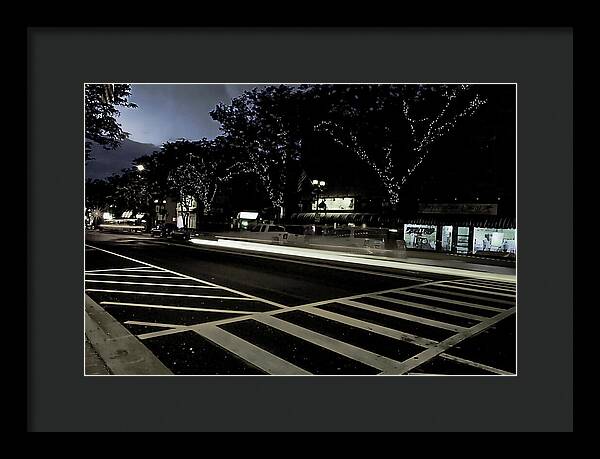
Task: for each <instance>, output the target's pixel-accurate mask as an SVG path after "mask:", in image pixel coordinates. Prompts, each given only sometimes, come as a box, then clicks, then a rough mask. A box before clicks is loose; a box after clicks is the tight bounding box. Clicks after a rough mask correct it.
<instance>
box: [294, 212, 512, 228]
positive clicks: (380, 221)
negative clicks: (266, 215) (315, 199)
mask: <svg viewBox="0 0 600 459" xmlns="http://www.w3.org/2000/svg"><path fill="white" fill-rule="evenodd" d="M319 221H320V223H354V224H363V223H365V224H367V225H378V226H380V225H386V226H395V227H399V226H401V225H404V224H413V225H448V226H472V227H476V228H499V229H500V228H502V229H508V228H516V218H514V217H503V216H497V215H473V216H467V217H465V216H464V215H456V216H452V215H415V216H414V217H394V216H385V215H379V214H374V213H352V212H327V213H320V214H319ZM290 222H291V223H314V222H315V212H299V213H295V214H292V215H291V216H290Z"/></svg>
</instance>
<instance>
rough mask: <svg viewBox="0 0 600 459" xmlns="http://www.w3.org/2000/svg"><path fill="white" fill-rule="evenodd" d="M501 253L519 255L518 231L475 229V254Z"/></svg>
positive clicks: (508, 229)
mask: <svg viewBox="0 0 600 459" xmlns="http://www.w3.org/2000/svg"><path fill="white" fill-rule="evenodd" d="M478 252H496V253H497V252H501V253H509V254H512V255H516V254H517V230H516V229H510V228H504V229H502V228H474V233H473V253H478Z"/></svg>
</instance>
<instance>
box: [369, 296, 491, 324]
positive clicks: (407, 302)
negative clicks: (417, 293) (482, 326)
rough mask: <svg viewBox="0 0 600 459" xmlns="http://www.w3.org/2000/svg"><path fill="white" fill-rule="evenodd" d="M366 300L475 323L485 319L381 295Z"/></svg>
mask: <svg viewBox="0 0 600 459" xmlns="http://www.w3.org/2000/svg"><path fill="white" fill-rule="evenodd" d="M368 298H374V299H377V300H382V301H387V302H388V303H394V304H400V305H404V306H411V307H413V308H418V309H423V310H425V311H432V312H439V313H441V314H446V315H449V316H455V317H462V318H463V319H471V320H477V321H482V320H485V319H486V317H483V316H478V315H475V314H469V313H467V312H460V311H453V310H451V309H445V308H440V307H438V306H430V305H428V304H421V303H415V302H413V301H405V300H400V299H396V298H390V297H387V296H383V295H374V296H370V297H368Z"/></svg>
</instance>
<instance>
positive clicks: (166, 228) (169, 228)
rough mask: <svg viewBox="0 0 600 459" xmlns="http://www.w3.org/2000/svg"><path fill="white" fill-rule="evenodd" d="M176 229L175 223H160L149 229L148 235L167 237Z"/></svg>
mask: <svg viewBox="0 0 600 459" xmlns="http://www.w3.org/2000/svg"><path fill="white" fill-rule="evenodd" d="M176 229H177V225H175V224H174V223H161V224H160V225H157V226H155V227H154V228H152V229H151V230H150V236H151V237H155V236H156V237H164V238H167V237H169V236H170V235H171V233H172V232H173V231H174V230H176Z"/></svg>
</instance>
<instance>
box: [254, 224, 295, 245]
mask: <svg viewBox="0 0 600 459" xmlns="http://www.w3.org/2000/svg"><path fill="white" fill-rule="evenodd" d="M249 239H259V240H263V241H270V242H276V243H279V244H284V243H285V242H286V241H287V239H288V232H287V231H286V230H285V227H283V226H281V225H273V224H261V225H256V226H254V227H252V228H251V229H250V234H249Z"/></svg>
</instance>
